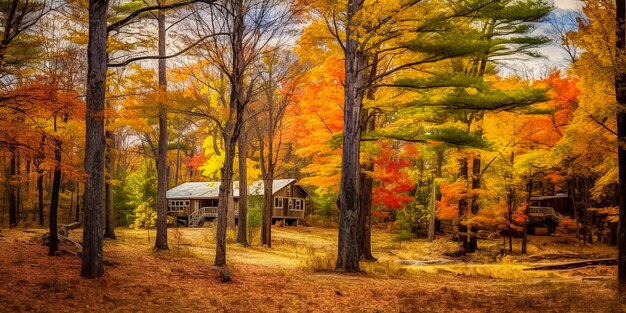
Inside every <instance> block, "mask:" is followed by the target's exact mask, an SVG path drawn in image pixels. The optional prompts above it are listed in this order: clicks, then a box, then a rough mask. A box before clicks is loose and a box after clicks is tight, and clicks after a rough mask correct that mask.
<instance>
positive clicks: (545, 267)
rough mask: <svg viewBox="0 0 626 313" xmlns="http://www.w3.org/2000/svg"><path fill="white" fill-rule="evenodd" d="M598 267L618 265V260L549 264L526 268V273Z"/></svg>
mask: <svg viewBox="0 0 626 313" xmlns="http://www.w3.org/2000/svg"><path fill="white" fill-rule="evenodd" d="M598 265H608V266H610V265H617V260H616V259H597V260H584V261H577V262H568V263H558V264H548V265H539V266H534V267H529V268H525V269H524V270H525V271H540V270H541V271H549V270H557V271H558V270H569V269H574V268H581V267H587V266H598Z"/></svg>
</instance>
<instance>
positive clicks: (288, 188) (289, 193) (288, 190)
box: [287, 186, 291, 197]
mask: <svg viewBox="0 0 626 313" xmlns="http://www.w3.org/2000/svg"><path fill="white" fill-rule="evenodd" d="M287 197H291V186H287Z"/></svg>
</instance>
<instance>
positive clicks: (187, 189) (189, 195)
mask: <svg viewBox="0 0 626 313" xmlns="http://www.w3.org/2000/svg"><path fill="white" fill-rule="evenodd" d="M295 181H296V180H295V179H275V180H274V182H273V183H272V191H273V193H274V194H275V193H276V192H278V191H279V190H281V189H283V188H285V187H286V186H287V185H289V184H291V183H293V182H295ZM220 185H221V183H220V182H188V183H183V184H181V185H178V186H176V187H174V188H172V189H170V190H168V191H167V193H166V197H167V198H168V199H217V196H218V194H219V189H220ZM238 187H239V182H238V181H234V182H233V197H234V198H238V197H239V188H238ZM248 194H249V195H251V196H262V195H263V181H262V180H257V181H255V182H253V183H252V184H250V185H249V186H248Z"/></svg>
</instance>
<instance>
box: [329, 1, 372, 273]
mask: <svg viewBox="0 0 626 313" xmlns="http://www.w3.org/2000/svg"><path fill="white" fill-rule="evenodd" d="M362 6H363V2H362V1H360V0H349V1H348V11H347V20H346V24H347V27H346V36H345V38H346V40H345V74H346V75H345V76H346V78H345V86H344V90H345V96H344V110H345V112H344V132H343V153H342V163H341V184H340V187H339V203H338V204H339V236H338V245H337V265H336V270H338V271H346V272H358V271H359V270H360V266H359V256H360V253H359V232H360V231H359V216H360V211H361V194H360V193H361V188H360V159H359V156H360V143H361V129H360V122H361V109H362V105H363V95H364V91H365V87H366V84H367V82H366V80H367V73H366V71H365V70H364V69H365V68H366V67H367V56H366V55H365V54H364V53H363V52H362V51H360V50H359V41H360V39H359V38H360V36H359V33H358V31H357V28H358V22H357V21H356V19H357V18H356V15H357V14H358V12H359V11H360V10H361V8H362ZM355 32H356V33H355Z"/></svg>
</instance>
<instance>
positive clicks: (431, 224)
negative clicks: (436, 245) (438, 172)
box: [428, 177, 437, 242]
mask: <svg viewBox="0 0 626 313" xmlns="http://www.w3.org/2000/svg"><path fill="white" fill-rule="evenodd" d="M431 186H432V191H431V192H432V194H431V196H430V203H429V205H430V215H429V217H428V242H433V241H434V240H435V219H436V214H437V209H436V208H435V201H437V199H436V197H437V185H436V184H435V177H433V178H432V183H431Z"/></svg>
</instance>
